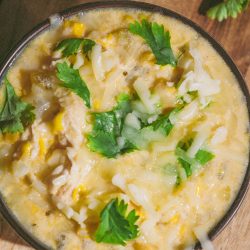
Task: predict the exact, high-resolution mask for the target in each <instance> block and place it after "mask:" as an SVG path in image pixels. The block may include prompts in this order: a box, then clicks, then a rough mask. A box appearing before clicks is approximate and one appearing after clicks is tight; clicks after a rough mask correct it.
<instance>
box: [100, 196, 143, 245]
mask: <svg viewBox="0 0 250 250" xmlns="http://www.w3.org/2000/svg"><path fill="white" fill-rule="evenodd" d="M127 208H128V205H127V204H125V202H124V200H121V201H120V202H119V201H118V199H117V198H116V199H112V200H111V201H110V202H109V203H108V204H107V205H106V206H105V207H104V209H103V210H102V212H101V214H100V223H99V226H98V228H97V230H96V232H95V240H96V242H98V243H100V242H104V243H109V244H117V245H123V246H125V245H126V241H128V240H132V239H134V238H136V237H137V236H138V234H139V230H138V226H137V225H136V224H135V222H136V221H137V220H138V219H139V216H137V215H136V213H135V210H132V211H130V212H129V214H128V215H126V212H127Z"/></svg>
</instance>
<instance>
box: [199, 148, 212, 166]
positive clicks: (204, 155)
mask: <svg viewBox="0 0 250 250" xmlns="http://www.w3.org/2000/svg"><path fill="white" fill-rule="evenodd" d="M213 158H214V155H213V154H212V153H210V152H208V151H206V150H202V149H200V150H199V151H198V152H197V153H196V155H195V159H196V160H197V161H198V162H199V163H200V164H201V165H205V164H206V163H207V162H209V161H211V160H212V159H213Z"/></svg>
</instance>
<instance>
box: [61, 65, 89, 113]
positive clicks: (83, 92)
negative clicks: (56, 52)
mask: <svg viewBox="0 0 250 250" xmlns="http://www.w3.org/2000/svg"><path fill="white" fill-rule="evenodd" d="M56 67H57V77H58V79H59V80H61V81H62V86H63V87H65V88H68V89H70V90H72V91H73V92H74V93H75V94H77V95H78V96H80V97H81V98H82V99H83V101H84V102H85V105H86V106H87V107H88V108H90V92H89V89H88V87H87V85H86V83H85V82H84V80H83V79H82V78H81V76H80V74H79V70H77V69H73V68H71V67H70V66H68V64H67V63H66V62H64V63H57V65H56Z"/></svg>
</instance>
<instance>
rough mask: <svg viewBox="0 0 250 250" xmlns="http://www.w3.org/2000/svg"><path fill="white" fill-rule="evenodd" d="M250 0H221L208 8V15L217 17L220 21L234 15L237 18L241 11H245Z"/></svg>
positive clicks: (213, 17) (212, 17)
mask: <svg viewBox="0 0 250 250" xmlns="http://www.w3.org/2000/svg"><path fill="white" fill-rule="evenodd" d="M249 1H250V0H226V1H219V3H218V4H217V5H215V6H212V7H211V8H209V9H208V10H207V13H206V14H207V16H208V17H209V18H211V19H217V20H218V21H219V22H221V21H223V20H225V19H227V18H229V17H233V18H236V17H237V16H238V14H239V13H241V12H243V11H244V10H245V9H246V8H247V6H248V4H249Z"/></svg>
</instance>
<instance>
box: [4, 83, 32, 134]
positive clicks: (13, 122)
mask: <svg viewBox="0 0 250 250" xmlns="http://www.w3.org/2000/svg"><path fill="white" fill-rule="evenodd" d="M4 86H5V100H4V102H3V104H2V109H1V111H0V132H1V133H16V132H23V131H24V128H25V127H27V126H28V125H30V124H32V123H33V121H34V120H35V114H34V113H33V112H32V111H33V110H34V107H33V106H32V105H31V104H29V103H26V102H24V101H22V100H21V99H20V97H18V96H17V95H16V93H15V90H14V88H13V87H12V85H11V84H10V82H9V81H8V80H7V79H5V80H4Z"/></svg>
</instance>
